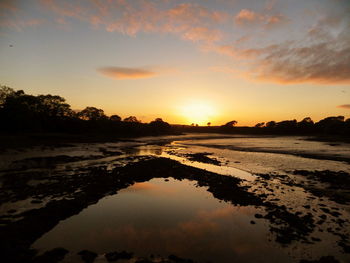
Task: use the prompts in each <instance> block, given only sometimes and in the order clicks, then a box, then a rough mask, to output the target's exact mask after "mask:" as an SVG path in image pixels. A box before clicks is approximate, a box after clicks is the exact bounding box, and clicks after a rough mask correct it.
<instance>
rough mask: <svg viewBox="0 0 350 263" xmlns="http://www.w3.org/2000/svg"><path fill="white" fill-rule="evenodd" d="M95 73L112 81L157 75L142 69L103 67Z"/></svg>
mask: <svg viewBox="0 0 350 263" xmlns="http://www.w3.org/2000/svg"><path fill="white" fill-rule="evenodd" d="M97 71H98V72H99V73H101V74H102V75H105V76H107V77H109V78H112V79H144V78H151V77H155V76H156V75H157V73H155V72H153V71H150V70H147V69H142V68H124V67H103V68H99V69H97Z"/></svg>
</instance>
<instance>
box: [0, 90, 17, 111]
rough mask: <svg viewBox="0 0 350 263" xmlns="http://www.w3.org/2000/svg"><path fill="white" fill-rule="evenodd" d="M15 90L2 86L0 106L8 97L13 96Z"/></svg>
mask: <svg viewBox="0 0 350 263" xmlns="http://www.w3.org/2000/svg"><path fill="white" fill-rule="evenodd" d="M14 94H15V91H14V90H13V89H11V88H10V87H7V86H0V107H2V105H3V104H4V103H5V101H6V98H8V97H9V96H13V95H14Z"/></svg>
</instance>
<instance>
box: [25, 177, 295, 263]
mask: <svg viewBox="0 0 350 263" xmlns="http://www.w3.org/2000/svg"><path fill="white" fill-rule="evenodd" d="M259 211H260V212H261V210H259V209H257V208H254V207H251V206H247V207H239V206H233V205H232V204H228V203H225V202H222V201H219V200H218V199H215V198H214V197H213V196H212V194H211V193H209V192H207V191H206V188H205V187H198V186H196V185H195V183H194V182H193V181H188V180H182V181H178V180H175V179H152V180H150V181H148V182H144V183H136V184H134V185H132V186H130V187H128V188H126V189H124V190H121V191H120V192H119V193H117V194H115V195H112V196H109V197H106V198H103V199H101V200H100V201H99V202H98V203H97V204H95V205H91V206H89V207H88V208H87V209H85V210H83V211H82V212H81V213H80V214H78V215H76V216H73V217H71V218H69V219H67V220H65V221H62V222H61V223H59V224H58V225H57V226H56V227H55V228H53V229H52V230H51V231H49V232H48V233H46V234H45V235H44V236H43V237H41V238H40V239H38V240H37V241H36V242H35V243H34V244H33V246H32V247H33V248H36V249H39V250H40V251H41V252H44V251H46V250H50V249H53V248H56V247H64V248H65V249H68V250H69V251H70V252H71V253H70V254H69V255H67V257H66V259H65V261H64V262H71V261H73V262H74V260H75V259H76V260H77V261H76V262H79V260H78V259H79V257H78V256H77V255H76V253H77V252H79V251H81V250H83V249H87V250H91V251H94V252H96V253H98V254H100V255H101V254H103V253H108V252H111V251H116V250H118V251H120V250H126V251H130V252H134V253H135V255H136V256H141V257H149V256H150V255H151V254H153V255H160V256H162V257H167V256H169V255H171V254H175V255H177V256H179V257H182V258H190V259H193V260H195V261H198V262H210V261H211V262H217V261H218V259H220V262H258V261H259V262H271V261H272V260H275V261H276V260H277V261H279V262H292V261H291V259H290V256H289V255H287V253H286V251H282V249H280V248H278V247H274V246H273V244H272V243H271V242H268V237H269V234H268V227H267V224H265V223H264V221H261V220H259V221H257V220H256V219H255V218H254V215H255V214H256V213H257V212H259ZM251 221H254V223H255V224H252V223H251Z"/></svg>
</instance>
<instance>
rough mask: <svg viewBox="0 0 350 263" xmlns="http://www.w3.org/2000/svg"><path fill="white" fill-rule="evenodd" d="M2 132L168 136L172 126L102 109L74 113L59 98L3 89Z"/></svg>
mask: <svg viewBox="0 0 350 263" xmlns="http://www.w3.org/2000/svg"><path fill="white" fill-rule="evenodd" d="M0 126H1V132H11V133H25V132H63V133H97V132H98V133H110V134H113V135H123V136H129V135H130V136H131V135H157V134H168V133H170V132H171V126H170V125H169V124H168V123H167V122H164V121H163V120H162V119H161V118H157V119H155V120H154V121H152V122H150V123H141V121H139V120H138V119H137V118H136V117H135V116H129V117H127V118H125V119H122V118H121V117H120V116H118V115H112V116H107V115H106V114H105V113H104V111H103V110H102V109H98V108H95V107H86V108H85V109H83V110H81V111H74V110H72V108H71V106H70V105H69V104H68V103H66V100H65V99H64V98H62V97H60V96H57V95H50V94H48V95H38V96H34V95H29V94H26V93H25V92H24V91H23V90H18V91H16V90H14V89H12V88H10V87H7V86H1V87H0Z"/></svg>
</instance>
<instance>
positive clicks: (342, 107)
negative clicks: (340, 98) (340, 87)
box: [337, 104, 350, 110]
mask: <svg viewBox="0 0 350 263" xmlns="http://www.w3.org/2000/svg"><path fill="white" fill-rule="evenodd" d="M337 108H341V109H347V110H350V104H343V105H339V106H337Z"/></svg>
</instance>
